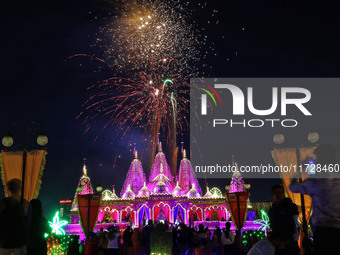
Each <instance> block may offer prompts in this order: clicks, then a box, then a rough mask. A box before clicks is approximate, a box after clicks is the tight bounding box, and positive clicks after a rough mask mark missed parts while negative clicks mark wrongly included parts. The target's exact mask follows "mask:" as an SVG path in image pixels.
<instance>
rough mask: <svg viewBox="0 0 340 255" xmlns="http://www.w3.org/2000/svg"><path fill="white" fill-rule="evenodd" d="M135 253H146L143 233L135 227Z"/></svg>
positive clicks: (142, 254) (135, 254)
mask: <svg viewBox="0 0 340 255" xmlns="http://www.w3.org/2000/svg"><path fill="white" fill-rule="evenodd" d="M132 243H133V255H144V247H143V244H142V233H141V232H140V231H139V229H138V228H135V229H134V231H133V234H132Z"/></svg>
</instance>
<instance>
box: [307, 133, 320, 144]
mask: <svg viewBox="0 0 340 255" xmlns="http://www.w3.org/2000/svg"><path fill="white" fill-rule="evenodd" d="M319 138H320V137H319V134H318V133H317V132H310V133H309V134H308V141H310V142H311V143H316V142H317V141H319Z"/></svg>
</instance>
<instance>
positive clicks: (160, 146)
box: [158, 142, 163, 152]
mask: <svg viewBox="0 0 340 255" xmlns="http://www.w3.org/2000/svg"><path fill="white" fill-rule="evenodd" d="M162 151H163V150H162V142H159V144H158V152H162Z"/></svg>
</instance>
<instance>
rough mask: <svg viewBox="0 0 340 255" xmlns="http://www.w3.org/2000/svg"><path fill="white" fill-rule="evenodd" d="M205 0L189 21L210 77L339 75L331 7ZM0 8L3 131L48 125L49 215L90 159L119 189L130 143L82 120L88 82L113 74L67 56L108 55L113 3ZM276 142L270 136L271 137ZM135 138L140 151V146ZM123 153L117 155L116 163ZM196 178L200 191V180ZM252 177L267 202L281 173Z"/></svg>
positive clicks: (256, 194)
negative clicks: (105, 32)
mask: <svg viewBox="0 0 340 255" xmlns="http://www.w3.org/2000/svg"><path fill="white" fill-rule="evenodd" d="M207 2H208V3H205V2H203V1H192V3H190V8H193V17H192V19H193V20H196V25H197V26H198V27H202V28H204V29H205V30H204V32H203V31H202V33H204V34H206V35H207V36H208V45H207V46H206V47H207V50H210V49H211V47H213V48H214V49H215V50H214V51H213V52H211V54H209V55H208V58H207V60H206V61H205V64H206V65H207V67H206V69H205V70H202V71H204V72H205V73H206V75H205V76H208V77H339V73H340V71H339V66H340V54H339V45H340V36H339V25H340V22H339V17H338V13H337V11H338V9H337V8H336V7H335V6H331V5H330V4H326V3H322V5H321V2H320V1H318V2H317V3H314V2H313V1H308V2H307V1H303V2H299V3H297V2H296V1H216V0H214V1H211V0H209V1H207ZM198 4H201V5H198ZM202 5H204V6H205V7H204V8H203V9H202V8H200V6H202ZM0 10H1V19H2V20H1V42H0V45H1V53H0V54H1V58H0V61H1V81H2V85H1V87H0V93H1V126H0V128H1V129H0V133H1V134H2V135H5V134H6V129H7V126H8V125H9V124H10V123H11V122H13V121H21V122H28V121H33V120H36V121H40V122H42V123H43V125H44V127H45V133H46V134H47V136H48V138H49V143H48V146H47V150H48V155H47V164H46V167H45V172H44V176H43V184H42V189H41V192H40V195H39V198H40V199H41V200H42V202H43V207H44V209H45V214H46V217H47V218H49V219H50V218H51V216H52V214H53V213H54V211H55V210H56V209H58V206H59V205H58V201H59V200H60V199H64V198H73V196H74V192H75V189H76V186H77V184H78V180H79V178H80V176H81V175H82V164H83V158H84V157H86V158H87V166H88V174H89V176H90V177H91V178H92V180H94V179H95V182H97V183H98V184H101V185H102V186H103V188H104V189H105V188H109V189H111V187H112V186H111V185H113V184H114V185H115V187H116V192H117V194H119V193H120V190H121V187H122V185H123V182H124V178H125V175H126V173H127V170H128V167H129V164H130V162H131V160H132V159H133V157H132V153H131V151H130V150H131V146H130V147H129V146H128V144H125V147H124V146H121V147H120V149H119V150H118V151H117V144H116V142H113V141H114V137H115V135H116V131H115V129H114V127H108V128H106V129H105V130H104V131H102V130H101V126H102V125H101V124H102V123H101V122H100V121H98V122H97V123H96V124H94V125H93V128H92V129H90V131H89V132H88V133H85V127H84V126H83V125H82V122H81V121H80V120H77V119H76V117H77V115H78V114H79V113H80V112H81V111H82V103H83V102H84V101H85V100H86V98H88V96H89V92H88V91H87V90H86V89H87V88H88V87H89V86H91V85H92V84H94V83H95V82H97V81H99V80H103V79H105V78H107V77H109V76H110V75H111V71H110V70H105V69H104V70H102V71H101V72H95V70H97V69H98V67H99V66H98V65H100V64H99V63H98V62H95V61H91V60H90V59H86V58H83V59H71V60H70V59H69V57H70V56H72V55H74V54H89V55H95V56H97V57H99V58H100V57H102V55H103V52H101V50H100V49H98V48H95V47H90V45H91V44H93V42H94V41H95V40H96V38H97V36H96V33H97V32H98V29H99V27H100V26H102V25H104V23H105V22H106V20H105V19H104V17H109V16H110V14H109V13H112V12H113V11H112V4H111V3H110V1H108V0H107V1H105V0H97V1H94V0H93V1H90V0H82V1H78V0H73V1H72V0H71V1H66V0H61V1H7V2H6V3H4V2H2V3H1V7H0ZM216 10H217V12H216ZM213 13H214V16H212V14H213ZM202 50H205V49H202ZM315 118H318V117H317V116H316V117H315ZM315 118H314V121H317V119H315ZM136 132H137V131H136ZM139 132H140V131H139ZM97 136H99V138H98V140H96V141H94V140H95V138H96V137H97ZM137 136H138V135H137ZM320 136H321V137H322V134H320ZM271 139H272V136H271V134H270V135H269V139H268V142H269V143H272V140H271ZM188 140H189V139H188ZM336 140H337V141H338V140H339V139H338V137H337V138H336ZM138 142H139V141H137V149H139V150H141V149H142V147H143V144H141V143H138ZM186 142H187V146H189V145H188V141H186ZM138 144H139V145H138ZM240 146H241V145H238V144H237V143H235V144H233V147H234V148H235V151H236V152H242V155H237V154H236V158H242V157H247V161H248V162H251V161H252V157H254V156H253V155H252V153H251V151H250V150H249V149H247V148H244V147H243V145H242V147H240ZM267 146H268V144H267ZM269 147H270V144H269ZM164 151H165V153H167V151H166V148H164ZM117 153H118V155H119V156H120V157H118V159H117V162H116V164H115V167H114V168H113V166H114V160H115V158H116V156H117ZM240 160H242V159H240ZM256 160H258V159H254V161H256ZM142 163H143V162H142ZM144 171H146V172H147V173H148V172H149V169H146V168H145V167H144ZM200 182H201V187H202V188H203V187H204V180H200ZM229 182H230V180H221V179H219V180H209V186H210V187H212V186H217V187H219V188H220V189H221V190H222V191H224V186H225V185H227V184H229ZM246 182H248V183H250V184H251V185H252V188H251V190H250V191H251V201H263V200H270V199H271V195H270V186H271V185H272V184H276V183H278V182H279V180H246ZM264 187H265V188H264ZM203 190H205V189H204V188H203ZM0 196H1V197H2V196H3V188H2V187H1V189H0Z"/></svg>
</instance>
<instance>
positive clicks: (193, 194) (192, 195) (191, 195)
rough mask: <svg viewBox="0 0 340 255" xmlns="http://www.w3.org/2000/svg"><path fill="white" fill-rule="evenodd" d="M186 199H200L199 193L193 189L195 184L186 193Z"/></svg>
mask: <svg viewBox="0 0 340 255" xmlns="http://www.w3.org/2000/svg"><path fill="white" fill-rule="evenodd" d="M187 196H188V198H198V197H201V195H200V193H198V191H197V190H196V188H195V184H193V185H192V188H191V190H189V192H188V193H187Z"/></svg>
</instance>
